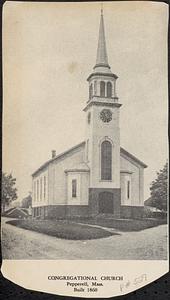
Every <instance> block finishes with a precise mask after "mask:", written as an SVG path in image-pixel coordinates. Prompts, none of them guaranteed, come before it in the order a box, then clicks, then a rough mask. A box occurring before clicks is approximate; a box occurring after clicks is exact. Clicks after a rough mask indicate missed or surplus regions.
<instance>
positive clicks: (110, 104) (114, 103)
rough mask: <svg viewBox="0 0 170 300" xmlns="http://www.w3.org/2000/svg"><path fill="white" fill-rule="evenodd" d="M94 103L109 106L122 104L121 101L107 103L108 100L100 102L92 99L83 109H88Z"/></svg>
mask: <svg viewBox="0 0 170 300" xmlns="http://www.w3.org/2000/svg"><path fill="white" fill-rule="evenodd" d="M92 105H96V106H109V107H121V106H122V104H120V103H116V102H112V103H111V102H110V103H107V102H100V101H91V102H89V103H88V104H87V105H86V107H85V108H84V109H83V111H87V109H88V108H89V107H90V106H92Z"/></svg>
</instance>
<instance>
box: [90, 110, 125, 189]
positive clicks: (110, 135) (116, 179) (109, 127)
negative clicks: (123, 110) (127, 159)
mask: <svg viewBox="0 0 170 300" xmlns="http://www.w3.org/2000/svg"><path fill="white" fill-rule="evenodd" d="M103 108H106V107H102V106H93V107H91V108H90V110H88V111H87V112H86V113H87V114H88V112H89V111H90V112H91V123H90V124H87V125H86V128H87V129H86V139H89V162H88V165H89V167H90V170H91V173H90V187H93V188H120V129H119V108H117V107H114V108H113V107H109V108H108V109H109V110H111V111H112V120H111V121H110V122H109V123H104V122H102V120H101V119H100V112H101V111H102V110H103ZM104 139H110V140H111V141H112V143H113V148H112V180H111V181H101V177H100V173H101V172H100V165H101V164H100V151H101V149H100V145H101V141H103V140H104Z"/></svg>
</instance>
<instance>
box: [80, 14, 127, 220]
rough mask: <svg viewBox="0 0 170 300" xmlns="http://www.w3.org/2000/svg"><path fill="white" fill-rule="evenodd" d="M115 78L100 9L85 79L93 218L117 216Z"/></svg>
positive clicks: (118, 186) (117, 178) (118, 173)
mask: <svg viewBox="0 0 170 300" xmlns="http://www.w3.org/2000/svg"><path fill="white" fill-rule="evenodd" d="M117 78H118V77H117V76H116V75H115V74H114V73H112V71H111V67H110V66H109V63H108V56H107V49H106V39H105V29H104V17H103V9H102V10H101V16H100V27H99V39H98V47H97V58H96V64H95V66H94V68H93V72H92V73H91V74H90V75H89V77H88V78H87V81H88V83H89V98H88V100H87V103H86V107H85V108H84V111H85V113H86V149H85V161H86V163H87V164H88V166H89V168H90V188H89V206H90V212H91V213H92V215H96V214H98V213H112V214H113V215H114V216H119V215H120V201H121V197H120V130H119V109H120V106H121V104H120V103H119V99H118V97H117V94H116V80H117Z"/></svg>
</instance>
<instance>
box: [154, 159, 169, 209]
mask: <svg viewBox="0 0 170 300" xmlns="http://www.w3.org/2000/svg"><path fill="white" fill-rule="evenodd" d="M150 191H151V202H152V206H154V207H156V208H159V209H160V210H164V211H167V198H168V163H167V162H166V164H165V166H164V167H163V169H162V170H160V171H159V172H157V178H156V179H155V180H154V181H152V183H151V186H150Z"/></svg>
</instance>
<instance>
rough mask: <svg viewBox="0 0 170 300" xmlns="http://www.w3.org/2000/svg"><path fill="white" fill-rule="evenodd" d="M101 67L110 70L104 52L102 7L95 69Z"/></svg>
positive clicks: (105, 52)
mask: <svg viewBox="0 0 170 300" xmlns="http://www.w3.org/2000/svg"><path fill="white" fill-rule="evenodd" d="M102 66H103V67H108V68H110V67H109V64H108V57H107V50H106V40H105V30H104V18H103V7H102V8H101V17H100V28H99V40H98V48H97V59H96V65H95V68H96V67H102Z"/></svg>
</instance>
